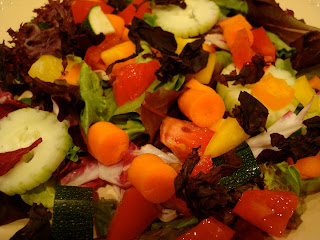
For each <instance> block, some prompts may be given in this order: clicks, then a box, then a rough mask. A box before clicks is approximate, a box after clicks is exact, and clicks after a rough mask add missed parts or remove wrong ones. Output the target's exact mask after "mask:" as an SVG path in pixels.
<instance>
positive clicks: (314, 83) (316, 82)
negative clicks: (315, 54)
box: [309, 75, 320, 90]
mask: <svg viewBox="0 0 320 240" xmlns="http://www.w3.org/2000/svg"><path fill="white" fill-rule="evenodd" d="M309 84H310V86H311V87H312V88H314V89H317V90H320V78H319V77H318V76H317V75H315V76H314V77H313V78H311V79H310V80H309Z"/></svg>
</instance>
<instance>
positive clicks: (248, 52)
mask: <svg viewBox="0 0 320 240" xmlns="http://www.w3.org/2000/svg"><path fill="white" fill-rule="evenodd" d="M230 50H231V53H232V59H233V61H234V64H235V65H236V67H237V68H239V69H241V68H242V67H243V65H244V64H246V63H248V62H251V58H252V57H253V56H254V55H255V52H254V51H253V50H252V48H251V44H250V39H249V36H248V33H247V31H246V29H241V30H239V31H238V33H237V35H236V37H235V40H234V43H233V45H232V47H231V49H230Z"/></svg>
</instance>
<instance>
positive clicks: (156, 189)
mask: <svg viewBox="0 0 320 240" xmlns="http://www.w3.org/2000/svg"><path fill="white" fill-rule="evenodd" d="M128 176H129V179H130V182H131V183H132V185H133V186H134V187H135V188H136V189H137V190H138V191H139V192H140V193H141V194H142V195H143V196H144V198H145V199H147V200H148V201H150V202H152V203H162V202H165V201H167V200H169V199H170V198H171V197H172V196H173V194H174V192H175V189H174V179H175V177H176V176H177V172H176V171H175V170H174V169H173V168H172V167H171V166H170V165H168V164H166V163H165V162H164V161H163V160H162V159H161V158H160V157H158V156H157V155H154V154H150V153H145V154H141V155H139V156H137V157H136V158H135V159H134V160H133V161H132V163H131V165H130V167H129V169H128Z"/></svg>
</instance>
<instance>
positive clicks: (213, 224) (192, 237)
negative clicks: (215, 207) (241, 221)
mask: <svg viewBox="0 0 320 240" xmlns="http://www.w3.org/2000/svg"><path fill="white" fill-rule="evenodd" d="M234 234H235V231H233V230H232V229H231V228H229V227H228V226H227V225H225V224H223V223H222V222H220V221H218V220H217V219H215V218H214V217H208V218H206V219H204V220H202V221H201V222H200V223H199V224H198V225H197V226H195V227H193V228H192V229H190V230H189V231H187V232H186V233H184V234H183V235H181V236H180V237H178V238H176V240H204V239H217V240H231V239H232V237H233V235H234Z"/></svg>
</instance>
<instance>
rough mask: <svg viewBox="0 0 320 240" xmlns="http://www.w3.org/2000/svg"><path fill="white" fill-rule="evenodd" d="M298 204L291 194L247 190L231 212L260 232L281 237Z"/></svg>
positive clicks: (297, 200)
mask: <svg viewBox="0 0 320 240" xmlns="http://www.w3.org/2000/svg"><path fill="white" fill-rule="evenodd" d="M298 203H299V197H298V196H297V195H296V194H295V193H292V192H284V191H276V190H248V191H245V192H244V193H243V194H242V196H241V198H240V199H239V201H238V203H237V205H236V206H235V208H234V209H233V212H234V213H235V214H237V215H239V216H240V217H242V218H243V219H245V220H246V221H248V222H250V223H251V224H253V225H255V226H256V227H258V228H260V229H261V230H263V231H265V232H267V233H269V234H271V235H273V236H275V237H281V236H282V235H283V232H284V230H285V229H286V227H287V224H288V221H289V219H290V217H291V216H292V214H293V212H294V210H295V208H296V207H297V205H298Z"/></svg>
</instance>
